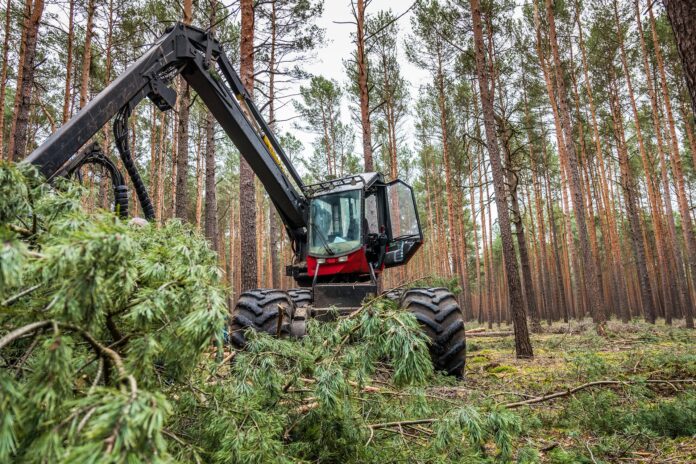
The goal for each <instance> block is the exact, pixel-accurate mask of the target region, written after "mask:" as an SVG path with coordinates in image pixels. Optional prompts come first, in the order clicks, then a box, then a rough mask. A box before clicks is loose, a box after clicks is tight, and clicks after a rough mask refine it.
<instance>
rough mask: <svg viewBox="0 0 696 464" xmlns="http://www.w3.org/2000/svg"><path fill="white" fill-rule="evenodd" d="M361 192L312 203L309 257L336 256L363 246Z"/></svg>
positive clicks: (319, 198)
mask: <svg viewBox="0 0 696 464" xmlns="http://www.w3.org/2000/svg"><path fill="white" fill-rule="evenodd" d="M361 200H362V198H361V190H346V191H343V192H337V193H331V194H328V195H322V196H320V197H316V198H313V199H312V200H311V202H310V209H309V215H310V223H309V253H310V254H311V255H312V256H334V255H342V254H346V253H349V252H351V251H354V250H357V249H358V248H360V246H361V245H362V240H361V238H362V220H361V218H362V202H361Z"/></svg>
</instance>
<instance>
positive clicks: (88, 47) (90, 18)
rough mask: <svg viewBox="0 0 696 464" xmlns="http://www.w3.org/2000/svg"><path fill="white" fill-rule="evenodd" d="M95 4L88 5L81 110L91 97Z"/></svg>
mask: <svg viewBox="0 0 696 464" xmlns="http://www.w3.org/2000/svg"><path fill="white" fill-rule="evenodd" d="M94 2H95V0H89V2H88V3H87V25H86V26H85V46H84V48H83V53H82V72H81V74H80V109H82V108H84V107H85V105H86V104H87V98H88V96H89V75H90V69H91V67H92V35H93V34H94Z"/></svg>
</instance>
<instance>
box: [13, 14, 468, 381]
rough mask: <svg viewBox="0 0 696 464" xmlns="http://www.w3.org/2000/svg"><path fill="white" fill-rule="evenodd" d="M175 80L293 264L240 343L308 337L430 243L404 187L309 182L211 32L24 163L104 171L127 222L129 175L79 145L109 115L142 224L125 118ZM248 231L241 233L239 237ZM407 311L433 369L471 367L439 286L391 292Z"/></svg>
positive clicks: (165, 44) (378, 182) (363, 178)
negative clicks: (255, 190)
mask: <svg viewBox="0 0 696 464" xmlns="http://www.w3.org/2000/svg"><path fill="white" fill-rule="evenodd" d="M177 75H180V76H181V77H182V78H183V79H184V80H186V82H188V84H189V85H190V86H191V87H192V88H193V89H194V90H195V91H196V92H197V93H198V95H199V96H200V98H201V100H202V101H203V103H204V104H205V105H206V106H207V108H208V109H209V110H210V112H211V113H212V115H213V116H214V117H215V119H216V120H217V122H218V123H219V124H220V126H221V127H222V128H223V129H224V131H225V133H226V134H227V135H228V136H229V138H230V139H231V140H232V142H233V143H234V145H235V146H236V147H237V148H238V149H239V152H240V153H241V154H242V156H243V157H244V159H246V161H247V162H248V164H249V166H251V168H252V169H253V171H254V172H255V174H256V176H257V177H258V178H259V180H260V181H261V183H262V184H263V186H264V188H265V189H266V191H267V192H268V195H269V197H270V199H271V201H272V202H273V204H274V206H275V208H276V209H277V211H278V215H279V216H280V218H281V219H282V221H283V223H284V225H285V230H286V232H287V234H288V237H289V239H290V243H291V244H292V250H293V253H294V259H293V262H292V263H291V264H290V265H288V266H286V273H287V275H288V276H291V277H293V278H294V280H295V282H296V283H297V287H298V288H295V289H291V290H280V289H256V290H251V291H246V292H244V293H242V294H241V295H240V297H239V301H238V302H237V304H236V307H235V309H234V311H233V313H232V316H231V321H230V341H231V343H232V344H233V345H234V346H235V347H237V348H243V346H244V344H245V331H246V330H248V329H254V330H259V331H265V332H269V333H272V334H275V335H279V336H283V335H285V336H294V337H301V336H302V335H304V333H305V330H306V325H305V322H306V320H307V318H309V317H318V318H328V317H336V315H337V314H338V315H345V314H349V313H351V312H352V311H355V310H357V309H358V308H359V307H360V306H361V304H362V303H363V301H364V300H365V299H366V298H370V297H372V296H375V295H377V294H378V293H380V292H379V290H378V289H379V277H380V274H381V273H382V272H383V270H384V269H385V268H390V267H394V266H402V265H404V264H406V263H407V262H408V261H409V259H411V258H412V257H413V255H414V254H415V253H416V251H417V250H418V248H419V247H420V246H421V245H422V244H423V233H422V230H421V227H420V221H419V218H418V211H417V208H416V201H415V197H414V194H413V190H412V189H411V187H410V186H409V185H408V184H407V183H405V182H403V181H402V180H399V179H395V180H392V181H390V182H385V179H384V176H383V175H382V174H379V173H374V172H369V173H363V174H358V175H351V176H348V177H344V178H342V179H330V180H326V181H324V182H319V183H316V184H312V185H305V184H304V183H303V181H302V179H301V177H300V176H299V174H298V173H297V171H296V169H295V168H294V166H293V165H292V163H291V162H290V160H289V158H288V156H287V155H286V154H285V152H284V151H283V149H282V147H281V146H280V144H279V143H278V140H277V139H276V137H275V136H274V134H273V132H272V131H271V130H270V128H269V126H268V124H267V122H266V121H265V120H264V118H263V117H262V116H261V113H260V111H259V110H258V108H257V107H256V105H255V104H254V102H253V101H252V99H251V97H250V96H249V93H248V92H247V91H246V89H245V88H244V86H243V85H242V83H241V80H240V78H239V76H238V75H237V73H236V72H235V70H234V69H233V67H232V65H231V63H230V61H229V59H228V58H227V56H226V55H225V53H224V52H223V49H222V47H221V45H220V43H219V42H218V41H217V40H215V38H214V37H213V36H212V35H211V34H210V33H209V32H208V31H205V30H202V29H198V28H195V27H191V26H187V25H184V24H182V23H178V24H175V25H173V26H171V27H169V28H167V30H166V31H165V33H164V35H162V36H161V37H160V38H159V39H158V40H157V41H156V42H155V44H154V45H153V46H152V47H151V48H150V49H149V50H148V51H147V52H146V53H145V54H144V55H142V56H141V57H140V58H139V59H138V60H137V61H136V62H134V63H133V64H132V65H131V66H130V67H129V68H128V69H127V70H126V71H125V72H124V73H123V74H122V75H120V76H119V77H118V78H117V79H116V80H114V81H113V82H112V83H110V84H109V85H108V86H107V87H106V88H105V89H104V90H102V91H101V92H100V93H99V94H98V95H97V96H96V97H95V98H94V99H92V100H91V101H90V102H89V103H88V104H87V105H86V106H85V107H84V108H82V109H81V110H80V111H79V112H78V113H77V114H75V115H74V116H73V117H72V118H71V119H70V120H69V121H68V122H67V123H65V125H63V126H62V127H61V128H59V129H58V130H57V131H56V132H55V133H53V134H52V135H51V136H50V137H48V139H47V140H46V141H45V142H44V143H43V144H42V145H41V146H39V147H38V148H37V149H36V150H34V152H32V153H31V155H29V157H28V158H27V160H26V161H27V162H29V163H32V164H34V165H35V166H37V167H38V169H39V170H40V171H41V173H42V174H43V175H44V176H45V177H46V178H47V179H48V180H49V181H51V180H52V179H55V178H56V177H59V176H67V177H72V176H79V175H80V174H79V173H80V168H81V167H82V166H85V165H89V164H92V165H99V166H101V167H102V168H103V169H104V170H105V171H106V172H108V173H109V175H110V177H111V182H112V185H113V191H114V203H115V204H114V209H115V211H116V212H117V213H118V214H120V215H121V216H122V217H126V216H127V215H128V188H127V186H126V184H125V179H124V176H123V174H122V173H121V172H119V169H118V167H117V166H116V164H115V163H114V162H113V161H111V159H110V158H109V157H107V156H106V155H105V154H104V153H103V152H102V150H101V148H100V147H99V146H98V145H97V144H96V143H92V144H89V145H88V146H87V147H86V148H83V146H84V145H85V144H86V143H87V142H88V141H89V140H90V139H91V138H92V137H93V136H94V135H95V134H97V132H98V131H99V130H101V128H102V127H103V126H104V125H105V124H107V123H108V122H109V121H110V120H111V119H113V132H114V141H115V145H116V148H117V149H118V152H119V154H120V157H121V160H122V163H123V166H124V168H125V171H126V173H127V174H128V177H129V178H130V180H131V182H132V185H133V187H134V190H135V192H136V195H137V198H138V201H139V203H140V206H141V207H142V211H143V213H144V216H145V217H146V219H148V220H151V219H153V218H154V210H153V206H152V203H151V201H150V198H149V196H148V192H147V189H146V188H145V186H144V184H143V182H142V180H141V178H140V176H139V174H138V170H137V167H136V165H135V163H134V162H133V159H132V156H131V152H130V147H129V136H128V133H129V126H128V118H129V116H130V114H131V112H132V111H133V109H134V108H135V107H136V105H138V103H139V102H140V101H141V100H143V99H144V98H145V97H147V98H149V99H150V100H151V101H152V102H153V103H154V104H155V105H156V106H157V108H158V109H160V110H161V111H168V110H170V109H172V108H173V107H174V106H175V105H176V99H177V93H176V91H175V90H174V89H173V88H172V86H171V83H172V80H173V79H174V77H176V76H177ZM242 233H244V231H242ZM386 295H387V296H389V297H391V298H394V299H399V300H400V306H401V307H402V308H403V309H404V310H406V311H411V312H413V314H414V315H415V317H416V318H417V320H418V321H419V323H420V324H421V326H422V328H423V330H424V331H425V332H426V333H427V335H428V337H429V339H430V342H431V345H430V352H431V355H432V358H433V364H434V366H435V368H436V369H438V370H444V371H447V372H448V373H450V374H453V375H461V374H462V372H463V368H464V361H465V349H466V346H465V331H464V317H463V313H462V310H461V309H460V307H459V305H458V304H457V300H456V299H455V298H454V296H453V295H452V294H451V293H450V292H449V291H447V290H446V289H443V288H413V289H408V290H405V291H403V292H396V291H392V292H386Z"/></svg>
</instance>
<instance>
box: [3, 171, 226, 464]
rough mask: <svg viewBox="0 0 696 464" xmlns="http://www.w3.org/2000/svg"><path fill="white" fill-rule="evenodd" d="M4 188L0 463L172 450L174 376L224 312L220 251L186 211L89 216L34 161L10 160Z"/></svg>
mask: <svg viewBox="0 0 696 464" xmlns="http://www.w3.org/2000/svg"><path fill="white" fill-rule="evenodd" d="M0 191H2V192H3V195H2V197H1V198H0V211H1V212H2V213H1V214H2V217H1V219H2V221H0V237H2V240H3V243H2V258H3V259H2V266H1V268H0V272H1V273H0V275H1V276H2V278H1V279H0V298H1V299H2V300H3V301H4V302H3V303H2V308H1V313H0V314H1V316H0V321H1V324H2V325H1V329H0V330H1V333H3V335H5V336H6V339H4V342H3V345H4V346H3V351H2V362H3V364H4V370H3V371H2V372H1V378H0V383H1V384H2V386H3V388H2V389H1V391H0V395H1V396H0V403H2V404H3V406H4V407H3V409H2V411H3V414H2V419H1V420H0V461H1V462H7V461H8V460H12V459H16V460H18V461H22V462H45V461H49V462H124V461H128V462H139V461H152V460H153V457H156V458H157V459H156V460H157V461H162V462H165V461H168V460H169V455H168V453H167V450H166V449H167V444H166V440H165V438H164V435H163V427H164V423H165V421H166V419H167V417H168V416H169V415H170V414H171V412H172V410H173V409H172V408H173V406H172V404H173V403H174V404H175V402H176V398H173V397H171V396H170V392H169V388H168V385H173V384H174V383H175V382H177V381H181V380H183V379H184V378H190V377H191V376H192V375H194V374H195V369H196V368H197V367H198V366H199V365H200V362H201V360H202V358H203V356H204V355H205V353H206V352H207V351H208V346H209V345H210V341H211V339H213V338H214V337H216V336H219V334H221V332H222V328H223V326H224V324H225V320H226V314H227V307H226V304H225V294H224V292H223V290H222V289H221V287H220V283H219V271H218V269H217V267H216V259H215V256H214V254H213V253H211V252H210V251H209V249H208V247H207V245H206V244H205V242H204V241H203V240H202V239H201V238H200V237H198V236H196V235H195V234H193V233H192V232H191V231H190V230H189V229H188V228H187V227H184V226H182V225H181V224H180V223H178V222H172V223H169V224H167V225H166V226H165V227H163V228H162V229H159V230H158V229H155V228H154V227H151V226H146V227H142V228H138V227H136V226H131V225H129V224H126V223H123V222H121V221H120V220H118V219H117V218H116V217H115V216H113V215H111V214H109V213H98V214H96V215H94V216H91V217H88V216H87V215H85V214H84V213H83V212H81V210H80V200H79V198H80V194H81V191H80V190H79V189H78V188H76V187H75V186H73V185H70V184H65V185H61V190H60V191H58V190H54V189H52V188H50V187H48V186H47V185H46V184H44V183H42V182H41V179H40V178H39V176H38V175H37V174H36V172H35V171H34V170H33V168H29V167H26V166H12V165H7V164H3V165H0ZM32 327H35V328H33V329H32ZM15 330H20V331H21V330H24V333H23V334H16V333H14V332H13V331H15ZM22 335H23V336H22ZM5 342H6V343H5ZM143 387H145V388H148V389H152V390H151V391H149V390H144V389H143ZM158 390H160V391H158Z"/></svg>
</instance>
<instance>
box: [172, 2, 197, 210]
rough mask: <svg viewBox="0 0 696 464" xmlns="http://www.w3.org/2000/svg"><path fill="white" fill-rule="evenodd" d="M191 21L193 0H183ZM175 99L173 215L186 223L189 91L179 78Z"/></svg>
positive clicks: (185, 14)
mask: <svg viewBox="0 0 696 464" xmlns="http://www.w3.org/2000/svg"><path fill="white" fill-rule="evenodd" d="M191 21H193V0H184V18H183V22H184V24H191ZM179 88H180V92H179V98H178V99H177V113H178V128H177V143H176V196H175V202H176V203H175V208H174V215H175V216H176V217H177V218H179V219H181V220H182V221H184V222H187V221H188V188H187V187H188V173H189V166H188V164H189V150H188V149H189V143H188V142H189V112H190V108H189V106H190V101H191V89H190V87H189V85H188V83H187V82H186V81H184V79H183V78H179Z"/></svg>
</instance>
